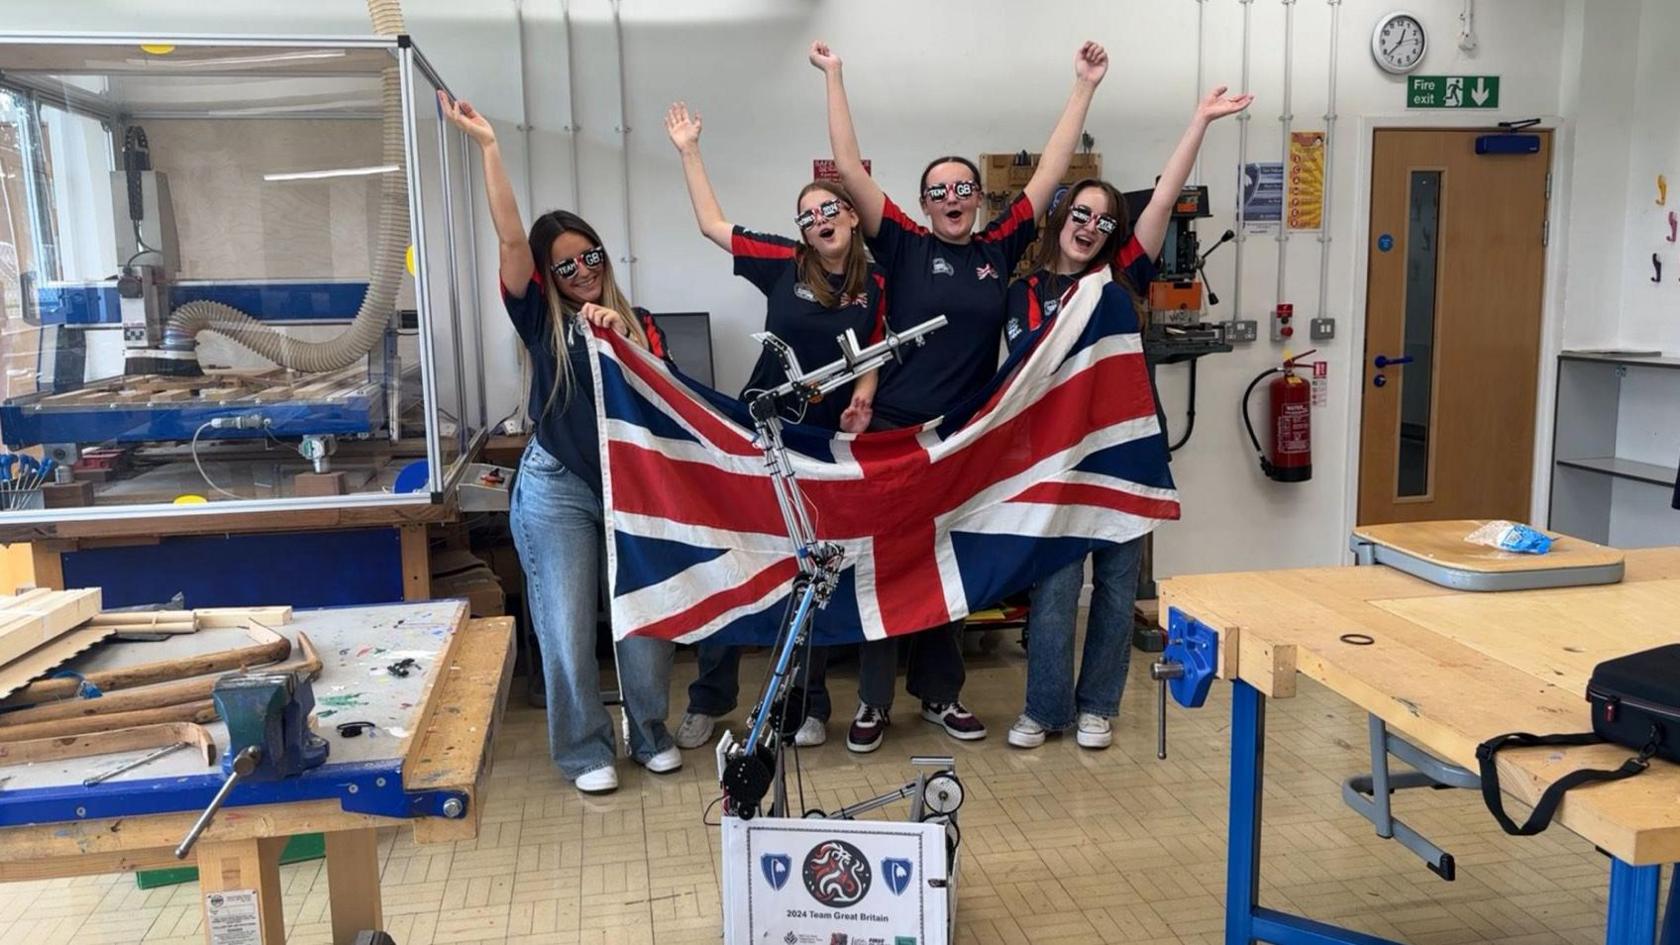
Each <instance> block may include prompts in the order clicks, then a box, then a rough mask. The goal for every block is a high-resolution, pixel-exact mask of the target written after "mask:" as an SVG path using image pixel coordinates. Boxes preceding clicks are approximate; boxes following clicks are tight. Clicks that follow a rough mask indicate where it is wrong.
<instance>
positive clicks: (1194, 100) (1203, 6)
mask: <svg viewBox="0 0 1680 945" xmlns="http://www.w3.org/2000/svg"><path fill="white" fill-rule="evenodd" d="M1206 20H1207V0H1196V87H1195V88H1194V89H1192V90H1191V106H1192V107H1195V106H1198V105H1200V104H1201V102H1202V83H1203V82H1206V81H1207V72H1206V68H1205V66H1204V65H1203V60H1204V59H1205V58H1206V50H1205V49H1204V48H1203V47H1204V46H1205V45H1206V37H1207V24H1206ZM1201 182H1202V149H1201V148H1197V149H1196V167H1195V177H1194V178H1193V179H1192V180H1191V183H1193V184H1200V183H1201Z"/></svg>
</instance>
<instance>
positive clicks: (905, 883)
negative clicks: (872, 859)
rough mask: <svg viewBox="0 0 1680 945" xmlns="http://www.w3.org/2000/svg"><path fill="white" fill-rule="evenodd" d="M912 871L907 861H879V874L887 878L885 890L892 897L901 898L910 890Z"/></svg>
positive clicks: (892, 858) (895, 859)
mask: <svg viewBox="0 0 1680 945" xmlns="http://www.w3.org/2000/svg"><path fill="white" fill-rule="evenodd" d="M913 872H914V870H913V869H912V868H911V866H910V861H909V860H901V859H897V858H895V857H890V856H889V857H887V858H886V859H884V860H882V861H881V874H882V875H883V876H885V877H886V878H887V888H888V889H890V890H892V893H893V895H895V896H902V895H904V891H905V890H906V889H909V888H910V876H911V874H912V873H913Z"/></svg>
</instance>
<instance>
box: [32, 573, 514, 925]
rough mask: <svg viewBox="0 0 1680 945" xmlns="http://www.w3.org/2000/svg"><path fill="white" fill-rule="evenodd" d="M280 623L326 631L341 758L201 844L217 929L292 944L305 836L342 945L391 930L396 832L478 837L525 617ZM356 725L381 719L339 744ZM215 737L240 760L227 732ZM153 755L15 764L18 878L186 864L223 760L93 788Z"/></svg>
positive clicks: (204, 645) (447, 606) (321, 682)
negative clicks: (292, 852)
mask: <svg viewBox="0 0 1680 945" xmlns="http://www.w3.org/2000/svg"><path fill="white" fill-rule="evenodd" d="M274 629H275V630H276V631H277V632H280V633H282V634H284V635H285V636H287V637H290V638H293V639H294V640H295V639H296V637H297V635H298V634H299V633H305V634H308V636H309V639H310V641H311V642H312V643H314V645H315V647H316V649H317V650H318V651H319V652H320V654H321V661H322V669H321V673H320V675H319V677H318V678H317V679H316V680H315V684H314V692H315V700H316V710H315V714H316V716H317V718H318V720H319V721H318V725H317V732H318V734H320V735H321V736H322V737H324V738H326V739H327V742H328V744H329V746H330V751H329V755H328V760H327V762H326V764H324V765H322V766H321V767H319V768H316V769H313V770H311V771H308V772H306V773H305V774H304V775H302V776H300V777H297V778H291V779H287V780H284V781H278V782H271V783H266V784H264V783H251V784H241V785H239V786H237V787H235V789H234V790H233V793H232V794H231V795H230V797H229V799H228V802H227V805H226V806H224V807H223V808H222V811H221V813H220V814H218V815H217V817H216V819H215V821H214V822H213V823H212V824H211V826H210V828H209V829H208V830H207V831H206V832H205V834H204V836H203V837H202V838H201V839H200V840H199V842H198V845H197V846H196V847H195V848H194V856H195V857H196V860H197V863H198V867H199V886H200V888H201V890H202V891H203V893H204V901H205V908H206V923H205V928H206V934H207V936H208V935H210V934H211V933H212V927H213V925H214V926H215V927H217V928H222V929H232V930H233V931H232V933H230V934H233V935H234V937H233V938H230V939H228V940H229V941H238V942H251V943H258V942H260V943H264V945H279V943H281V942H283V941H284V940H285V935H284V928H285V926H284V921H283V917H282V914H281V908H280V883H279V858H280V851H281V849H282V848H283V847H284V846H285V843H286V839H287V838H288V837H291V836H294V835H297V834H304V833H321V834H324V835H325V839H326V857H327V879H328V885H329V891H330V899H331V904H332V920H333V940H334V941H335V942H338V943H342V945H348V943H350V942H351V941H352V940H353V939H354V937H355V935H356V933H357V932H358V931H360V930H363V929H378V928H380V927H381V924H382V918H381V905H380V895H379V864H378V860H377V855H376V852H377V849H376V831H377V829H378V828H379V827H383V826H396V825H399V824H404V823H412V824H413V826H414V837H415V840H416V841H417V842H420V843H429V842H439V841H452V840H462V839H470V838H472V837H474V836H476V835H477V832H478V820H479V810H480V804H479V798H480V796H481V793H482V790H483V786H484V782H485V778H486V777H487V775H488V769H489V760H490V742H491V738H492V736H493V734H494V731H495V728H496V726H497V723H498V722H499V720H500V717H501V711H502V706H503V703H504V701H505V697H506V694H507V689H508V682H509V678H510V676H511V674H512V670H513V621H512V620H510V619H507V618H496V619H490V620H469V619H468V618H467V609H466V606H465V605H464V604H462V603H460V602H456V601H434V602H425V603H411V604H399V605H392V606H382V607H358V608H343V609H331V610H316V611H299V612H297V613H296V614H295V615H294V619H293V621H292V623H290V624H288V625H285V626H283V627H276V628H274ZM228 632H229V631H211V630H202V631H199V632H198V633H196V634H191V635H185V636H179V637H175V638H173V639H170V640H168V641H164V642H159V643H156V644H145V645H125V646H123V647H113V648H108V650H107V651H105V652H103V653H96V654H93V655H91V656H89V657H86V658H84V659H83V660H82V661H81V662H79V663H77V664H75V665H74V667H73V668H75V669H77V670H80V671H83V672H91V671H94V670H103V669H110V668H114V667H115V666H120V665H124V663H126V662H133V663H140V662H151V661H154V660H158V659H174V658H178V657H182V656H188V655H192V654H194V653H203V652H209V651H214V650H218V649H225V648H227V647H228V646H229V645H230V639H229V638H228V637H227V636H225V635H224V634H226V633H228ZM232 632H233V633H235V634H237V631H232ZM153 647H156V649H153ZM295 649H296V648H295V647H294V650H295ZM393 664H400V666H399V673H393V672H391V669H390V667H391V666H392V665H393ZM403 671H406V675H401V674H400V673H401V672H403ZM345 722H365V723H370V724H369V725H368V726H367V727H365V728H363V729H362V731H361V733H360V734H357V735H354V736H349V735H343V734H340V732H339V728H338V727H339V725H341V724H342V723H345ZM206 728H208V729H209V730H210V733H211V735H212V737H213V738H214V739H215V740H216V744H217V746H218V748H225V746H226V744H227V733H226V729H225V728H224V727H223V726H222V725H221V724H220V723H210V724H208V725H207V726H206ZM145 754H146V752H144V751H137V752H131V753H128V754H110V755H100V756H96V757H89V758H78V759H74V760H69V761H59V762H42V763H37V764H31V765H11V766H0V778H4V779H5V780H4V781H3V782H0V881H20V880H33V879H44V878H49V877H62V876H81V875H89V874H99V873H110V872H120V871H129V870H140V869H151V868H156V867H160V866H173V865H178V861H177V860H176V859H175V856H174V848H175V846H176V844H178V843H179V842H180V841H181V838H182V837H183V836H185V834H186V832H187V830H188V828H189V827H190V826H191V825H192V822H193V821H194V820H195V819H196V818H197V815H198V813H199V812H200V811H201V810H202V809H203V808H204V807H205V805H206V804H208V802H209V800H210V797H211V796H212V795H213V794H214V793H215V791H216V789H217V788H218V787H220V785H221V782H222V775H221V769H220V767H219V766H218V767H213V768H212V767H207V766H206V765H205V764H204V759H203V757H202V756H200V757H197V758H194V757H192V753H191V752H187V751H180V752H175V753H174V754H171V755H168V756H165V757H163V758H160V759H158V760H156V761H154V762H151V763H149V764H146V765H143V766H141V767H139V768H136V769H134V770H133V771H130V772H127V773H124V774H120V775H117V776H116V777H113V778H111V779H110V780H108V781H105V782H103V783H101V784H97V785H94V786H91V787H88V786H84V785H83V783H82V782H83V780H84V779H86V778H88V777H90V776H93V775H96V774H100V773H102V772H106V771H110V770H112V769H115V768H117V767H119V766H120V765H121V764H122V763H123V762H125V761H129V760H134V759H138V758H140V757H143V756H144V755H145ZM451 802H453V803H451ZM451 815H453V816H451ZM248 906H249V907H254V911H253V913H252V917H251V918H250V919H249V921H248V922H247V923H246V924H247V925H249V926H250V928H249V934H248V935H247V937H245V938H239V937H238V935H240V934H246V933H243V932H240V931H239V927H240V918H239V916H236V915H234V914H233V913H234V912H236V911H239V910H245V909H247V907H248ZM217 910H220V911H221V914H220V918H219V920H218V921H217V922H215V923H213V922H212V918H213V917H214V916H215V915H216V911H217Z"/></svg>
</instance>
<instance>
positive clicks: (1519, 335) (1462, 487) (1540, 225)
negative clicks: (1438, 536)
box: [1356, 129, 1551, 525]
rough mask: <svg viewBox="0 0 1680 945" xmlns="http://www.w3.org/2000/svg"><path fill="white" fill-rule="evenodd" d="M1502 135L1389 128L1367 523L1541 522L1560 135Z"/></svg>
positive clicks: (1375, 308) (1363, 486)
mask: <svg viewBox="0 0 1680 945" xmlns="http://www.w3.org/2000/svg"><path fill="white" fill-rule="evenodd" d="M1488 133H1489V132H1488V131H1461V130H1452V131H1448V130H1436V129H1429V130H1396V129H1388V130H1378V131H1377V132H1376V133H1375V139H1376V140H1375V146H1374V150H1373V160H1372V171H1371V232H1370V235H1369V238H1370V243H1369V247H1368V249H1367V250H1366V252H1367V253H1368V254H1369V263H1370V264H1369V267H1368V271H1369V273H1370V278H1369V284H1368V289H1367V295H1366V300H1365V306H1366V307H1365V351H1364V362H1363V368H1362V370H1361V371H1360V372H1358V373H1357V374H1356V376H1357V377H1359V378H1360V383H1362V384H1364V411H1363V416H1362V418H1361V435H1360V457H1359V524H1361V525H1368V524H1375V523H1382V522H1411V521H1425V520H1431V519H1456V518H1507V519H1511V520H1513V521H1525V520H1527V518H1528V514H1529V492H1530V487H1531V485H1532V483H1531V477H1532V475H1533V460H1534V418H1535V399H1536V396H1537V393H1536V392H1537V388H1538V384H1539V369H1540V364H1539V362H1540V304H1541V289H1542V282H1543V279H1544V275H1545V254H1546V246H1545V242H1546V235H1547V234H1546V202H1547V199H1548V197H1549V190H1550V183H1549V174H1548V171H1549V169H1550V167H1551V134H1550V133H1549V132H1547V131H1543V130H1542V131H1537V132H1534V133H1535V134H1537V135H1538V136H1539V139H1540V150H1539V152H1538V153H1534V154H1520V155H1519V154H1481V155H1479V154H1477V153H1476V139H1477V138H1478V137H1480V136H1481V135H1484V134H1488ZM1407 359H1409V360H1407Z"/></svg>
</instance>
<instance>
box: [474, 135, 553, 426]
mask: <svg viewBox="0 0 1680 945" xmlns="http://www.w3.org/2000/svg"><path fill="white" fill-rule="evenodd" d="M456 140H457V141H459V142H460V145H461V177H462V179H463V180H465V181H466V185H467V195H466V199H465V200H463V201H461V202H462V203H463V204H465V205H466V207H467V258H468V259H471V260H476V259H478V211H477V209H476V208H477V207H478V201H477V200H475V199H474V197H473V173H472V151H473V148H472V143H471V142H470V141H469V140H468V139H467V136H466V135H460V136H459V137H458V138H457V139H456ZM526 209H528V210H533V208H530V207H527V208H526ZM533 216H535V211H534V210H533ZM467 284H468V285H470V286H471V287H472V293H471V294H470V295H469V296H468V298H470V299H471V300H472V306H471V308H470V309H469V311H470V312H471V314H472V335H473V351H474V352H476V353H477V354H478V370H476V371H475V372H474V373H475V374H477V375H478V377H477V380H478V385H477V386H478V427H479V429H480V430H483V429H484V427H486V426H487V425H489V423H490V399H489V398H490V395H489V392H488V391H487V390H486V389H485V383H486V381H485V377H484V312H483V309H484V300H483V299H482V298H480V297H479V293H480V292H482V291H483V289H482V288H481V287H480V286H479V284H478V266H477V265H469V266H467Z"/></svg>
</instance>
